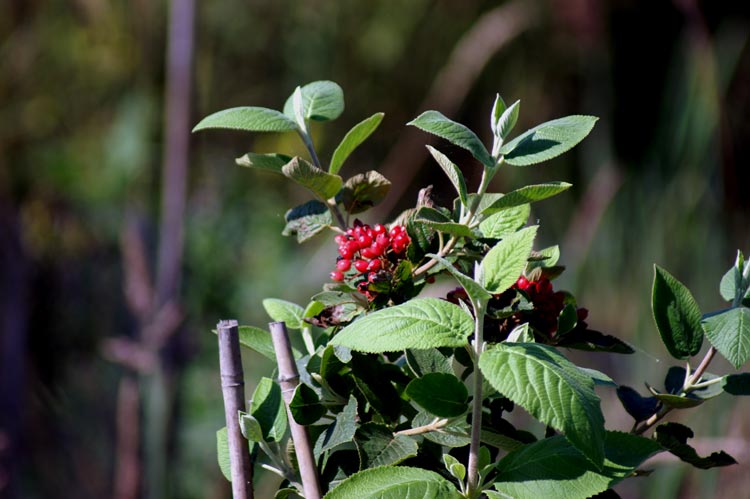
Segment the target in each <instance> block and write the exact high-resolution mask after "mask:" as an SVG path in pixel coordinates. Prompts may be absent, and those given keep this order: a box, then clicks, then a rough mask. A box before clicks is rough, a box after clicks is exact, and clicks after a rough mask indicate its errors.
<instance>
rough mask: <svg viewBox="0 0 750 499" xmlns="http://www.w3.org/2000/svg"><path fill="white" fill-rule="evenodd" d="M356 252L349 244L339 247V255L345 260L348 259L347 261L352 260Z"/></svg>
mask: <svg viewBox="0 0 750 499" xmlns="http://www.w3.org/2000/svg"><path fill="white" fill-rule="evenodd" d="M354 251H355V250H353V249H352V247H351V245H349V244H345V245H344V246H339V255H341V256H342V257H343V258H346V259H347V260H349V259H351V258H352V257H353V256H354Z"/></svg>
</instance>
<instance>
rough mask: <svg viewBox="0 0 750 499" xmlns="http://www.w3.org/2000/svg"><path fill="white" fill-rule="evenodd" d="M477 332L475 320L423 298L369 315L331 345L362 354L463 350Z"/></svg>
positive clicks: (455, 308)
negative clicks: (341, 346) (450, 348)
mask: <svg viewBox="0 0 750 499" xmlns="http://www.w3.org/2000/svg"><path fill="white" fill-rule="evenodd" d="M473 332H474V319H473V318H472V317H471V316H470V315H469V314H467V313H466V312H464V311H463V310H461V308H460V307H458V306H456V305H454V304H452V303H449V302H447V301H445V300H440V299H437V298H419V299H416V300H411V301H408V302H406V303H403V304H401V305H396V306H395V307H389V308H385V309H383V310H378V311H377V312H373V313H371V314H368V315H366V316H364V317H362V318H361V319H359V320H357V321H355V322H353V323H352V324H350V325H348V326H347V327H345V328H344V329H342V330H341V331H339V332H338V334H336V336H334V337H333V339H332V340H331V341H330V344H331V345H343V346H346V347H349V348H351V349H352V350H356V351H359V352H369V353H383V352H397V351H399V350H406V349H407V348H413V349H417V350H419V349H421V350H424V349H427V348H439V347H462V346H465V345H467V344H468V342H469V340H468V338H469V336H470V335H471V334H472V333H473Z"/></svg>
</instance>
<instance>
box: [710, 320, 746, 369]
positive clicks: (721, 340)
mask: <svg viewBox="0 0 750 499" xmlns="http://www.w3.org/2000/svg"><path fill="white" fill-rule="evenodd" d="M703 327H704V329H705V330H706V336H707V337H708V341H710V342H711V344H712V345H713V346H715V347H716V349H717V350H718V351H719V353H721V354H722V355H723V356H724V358H725V359H727V360H728V361H729V362H731V363H732V365H733V366H734V367H735V368H737V369H739V368H740V366H742V364H744V363H745V362H747V360H748V358H750V309H748V308H745V307H737V308H730V309H729V310H725V311H724V312H721V313H719V314H716V315H712V316H711V317H708V318H706V319H704V320H703Z"/></svg>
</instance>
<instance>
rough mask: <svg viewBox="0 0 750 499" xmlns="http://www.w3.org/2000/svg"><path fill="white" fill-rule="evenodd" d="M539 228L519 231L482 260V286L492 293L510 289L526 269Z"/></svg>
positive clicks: (532, 227)
mask: <svg viewBox="0 0 750 499" xmlns="http://www.w3.org/2000/svg"><path fill="white" fill-rule="evenodd" d="M537 228H538V226H536V225H534V226H531V227H527V228H525V229H522V230H519V231H518V232H515V233H513V234H511V235H509V236H507V237H506V238H505V239H503V240H502V241H500V242H499V243H497V244H496V245H495V246H494V247H493V248H492V249H491V250H489V251H488V252H487V254H486V255H485V257H484V260H482V282H481V284H482V286H484V288H485V289H486V290H487V291H489V292H490V293H495V294H497V293H502V292H503V291H505V290H506V289H508V288H510V287H511V286H512V285H513V283H515V282H516V280H517V279H518V276H520V275H521V273H522V272H523V269H524V268H526V261H527V260H528V258H529V254H530V253H531V248H532V246H533V244H534V237H536V231H537Z"/></svg>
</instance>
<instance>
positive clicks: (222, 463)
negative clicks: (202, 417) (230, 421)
mask: <svg viewBox="0 0 750 499" xmlns="http://www.w3.org/2000/svg"><path fill="white" fill-rule="evenodd" d="M216 460H217V462H218V463H219V469H220V470H221V474H222V475H224V478H226V479H227V480H229V481H230V482H231V481H232V463H231V461H230V459H229V437H228V435H227V427H226V426H225V427H224V428H222V429H220V430H218V431H217V432H216Z"/></svg>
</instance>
